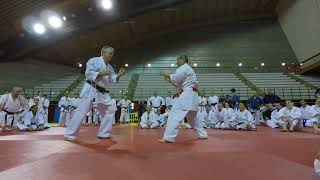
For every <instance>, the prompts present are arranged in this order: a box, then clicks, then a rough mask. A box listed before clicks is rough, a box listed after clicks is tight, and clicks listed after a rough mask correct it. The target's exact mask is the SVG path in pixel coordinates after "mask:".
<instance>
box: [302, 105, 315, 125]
mask: <svg viewBox="0 0 320 180" xmlns="http://www.w3.org/2000/svg"><path fill="white" fill-rule="evenodd" d="M300 110H301V120H302V125H303V126H304V127H306V126H307V127H312V122H311V117H310V115H311V114H310V113H311V106H309V105H308V104H307V103H306V102H305V100H303V99H302V100H300Z"/></svg>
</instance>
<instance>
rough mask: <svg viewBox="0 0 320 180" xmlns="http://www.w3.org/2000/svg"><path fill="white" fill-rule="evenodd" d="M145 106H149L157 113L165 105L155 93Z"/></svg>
mask: <svg viewBox="0 0 320 180" xmlns="http://www.w3.org/2000/svg"><path fill="white" fill-rule="evenodd" d="M147 105H151V106H152V111H153V112H154V113H157V111H160V110H161V107H162V105H165V102H164V100H163V98H162V97H160V96H158V93H157V92H154V94H153V96H152V97H150V98H149V99H148V101H147Z"/></svg>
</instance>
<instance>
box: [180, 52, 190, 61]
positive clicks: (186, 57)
mask: <svg viewBox="0 0 320 180" xmlns="http://www.w3.org/2000/svg"><path fill="white" fill-rule="evenodd" d="M178 58H181V59H183V60H184V61H185V62H186V63H189V58H188V56H187V55H185V54H180V55H179V56H178Z"/></svg>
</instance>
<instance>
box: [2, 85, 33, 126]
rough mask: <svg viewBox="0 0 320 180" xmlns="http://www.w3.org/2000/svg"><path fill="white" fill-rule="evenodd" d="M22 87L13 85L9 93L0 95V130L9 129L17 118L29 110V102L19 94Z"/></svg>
mask: <svg viewBox="0 0 320 180" xmlns="http://www.w3.org/2000/svg"><path fill="white" fill-rule="evenodd" d="M21 92H22V88H21V87H18V86H14V87H13V88H12V91H11V93H9V94H4V95H2V96H1V97H0V131H5V130H11V128H9V127H12V126H15V125H16V123H17V122H18V119H19V118H21V117H20V116H22V115H23V114H24V113H25V112H27V111H28V110H29V103H28V102H27V100H26V99H25V98H24V97H23V96H22V95H20V93H21Z"/></svg>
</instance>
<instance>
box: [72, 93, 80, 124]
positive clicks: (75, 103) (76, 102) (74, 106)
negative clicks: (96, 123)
mask: <svg viewBox="0 0 320 180" xmlns="http://www.w3.org/2000/svg"><path fill="white" fill-rule="evenodd" d="M79 101H80V98H72V100H71V108H70V120H71V119H72V117H73V116H74V113H75V112H76V109H77V108H78V106H79Z"/></svg>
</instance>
